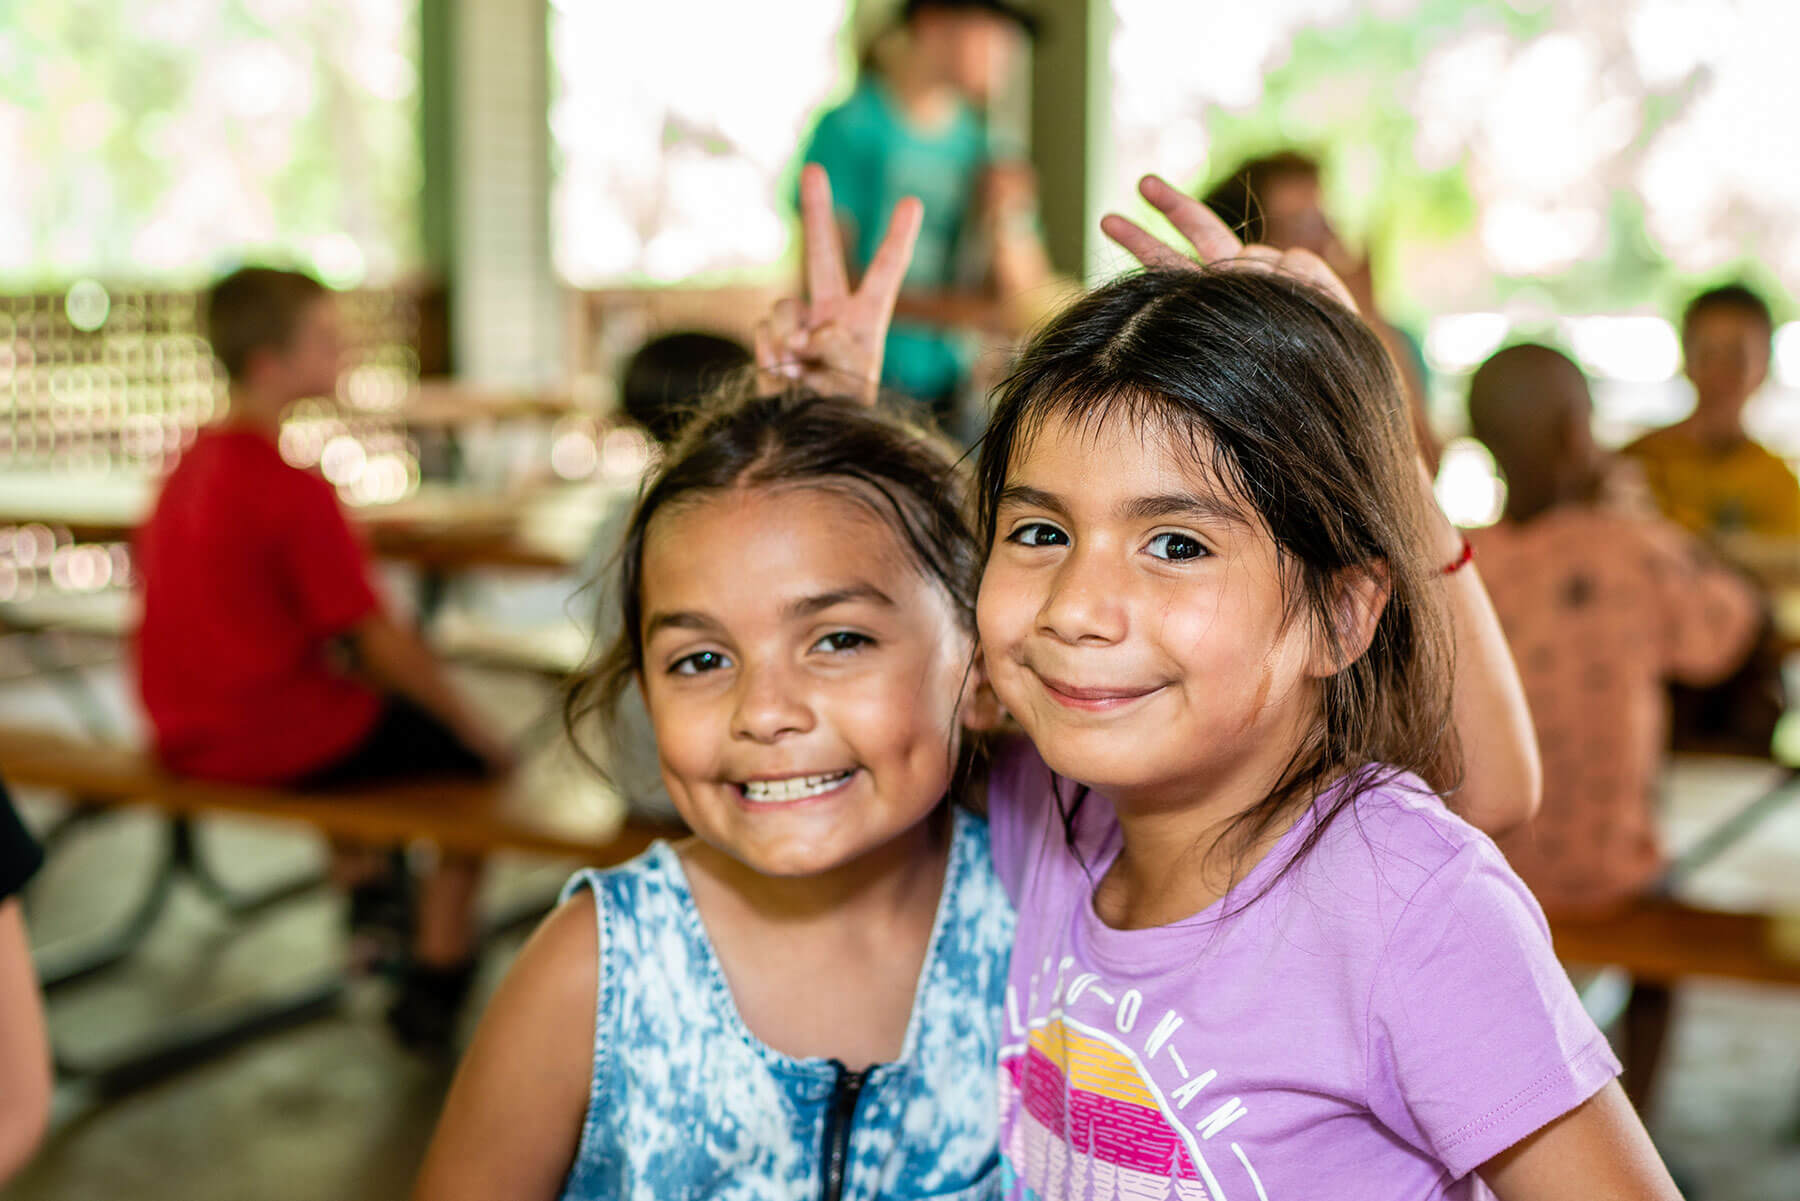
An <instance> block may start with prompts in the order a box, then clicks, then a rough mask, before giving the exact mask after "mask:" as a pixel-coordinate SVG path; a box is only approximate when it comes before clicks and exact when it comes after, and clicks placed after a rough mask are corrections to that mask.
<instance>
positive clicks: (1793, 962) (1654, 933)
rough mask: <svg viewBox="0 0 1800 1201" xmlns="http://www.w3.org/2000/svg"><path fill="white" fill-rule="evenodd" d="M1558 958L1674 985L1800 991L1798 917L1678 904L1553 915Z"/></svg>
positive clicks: (1658, 903)
mask: <svg viewBox="0 0 1800 1201" xmlns="http://www.w3.org/2000/svg"><path fill="white" fill-rule="evenodd" d="M1550 933H1551V937H1552V938H1553V939H1554V940H1555V944H1556V954H1557V957H1558V958H1560V959H1562V960H1563V962H1565V963H1577V964H1582V965H1584V966H1588V967H1617V968H1622V969H1624V970H1625V971H1627V972H1629V973H1630V974H1631V975H1632V976H1633V977H1635V978H1637V979H1642V980H1654V981H1657V982H1659V983H1664V984H1672V983H1675V982H1677V981H1679V980H1684V979H1688V978H1690V977H1695V976H1710V977H1714V978H1718V979H1726V980H1748V981H1755V982H1758V983H1763V984H1789V985H1793V984H1800V913H1794V914H1774V913H1738V912H1727V911H1724V910H1716V909H1701V908H1697V907H1695V906H1691V905H1688V904H1685V903H1683V902H1680V901H1674V900H1658V901H1644V902H1640V903H1639V904H1636V905H1632V906H1630V907H1629V908H1626V909H1623V910H1621V911H1619V912H1617V913H1613V914H1607V915H1605V916H1601V917H1579V918H1577V917H1564V916H1558V915H1555V914H1552V915H1551V917H1550Z"/></svg>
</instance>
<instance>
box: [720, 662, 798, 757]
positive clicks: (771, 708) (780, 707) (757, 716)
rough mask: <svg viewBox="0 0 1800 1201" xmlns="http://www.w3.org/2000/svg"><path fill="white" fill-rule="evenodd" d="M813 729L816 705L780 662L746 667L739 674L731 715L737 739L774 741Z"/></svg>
mask: <svg viewBox="0 0 1800 1201" xmlns="http://www.w3.org/2000/svg"><path fill="white" fill-rule="evenodd" d="M812 728H813V712H812V707H811V706H810V705H809V704H808V703H807V701H806V698H805V696H804V695H803V693H802V691H801V690H800V688H799V687H798V681H796V680H794V679H793V678H792V675H791V673H789V672H787V671H784V670H783V669H782V667H781V666H780V665H778V664H765V665H761V666H757V667H746V668H745V669H743V670H742V671H740V673H739V676H738V689H737V697H736V705H735V707H734V708H733V710H732V715H731V735H732V737H733V738H739V739H744V740H746V741H749V742H760V743H774V742H779V741H780V740H781V739H783V738H785V737H787V736H789V735H791V734H804V733H806V732H807V731H808V730H810V729H812Z"/></svg>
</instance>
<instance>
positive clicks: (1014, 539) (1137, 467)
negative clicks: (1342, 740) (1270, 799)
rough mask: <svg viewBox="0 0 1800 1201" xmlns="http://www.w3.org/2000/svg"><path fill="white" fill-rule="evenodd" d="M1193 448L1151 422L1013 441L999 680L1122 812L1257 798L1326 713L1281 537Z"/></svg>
mask: <svg viewBox="0 0 1800 1201" xmlns="http://www.w3.org/2000/svg"><path fill="white" fill-rule="evenodd" d="M1177 447H1179V449H1176V448H1177ZM1201 449H1202V450H1203V451H1204V449H1205V448H1204V447H1202V448H1201ZM1188 450H1189V447H1188V445H1187V439H1186V435H1184V434H1180V433H1172V432H1171V430H1170V429H1169V428H1168V427H1166V426H1164V425H1162V424H1160V423H1158V422H1156V421H1154V419H1152V421H1151V422H1150V423H1148V424H1139V423H1137V422H1135V421H1131V420H1127V419H1123V418H1113V419H1109V420H1105V421H1102V422H1099V423H1097V425H1095V426H1092V427H1089V426H1083V425H1077V424H1072V423H1070V422H1068V421H1066V420H1063V419H1061V418H1056V417H1053V418H1051V419H1049V420H1048V421H1046V423H1045V424H1044V425H1043V427H1042V428H1041V429H1039V430H1038V431H1037V432H1036V433H1035V434H1034V435H1033V436H1032V437H1030V438H1028V439H1022V440H1021V441H1020V442H1019V443H1017V444H1015V446H1014V448H1013V452H1012V458H1011V462H1010V463H1009V464H1008V468H1007V473H1006V483H1005V490H1004V492H1003V493H1002V494H1001V497H1000V502H999V506H998V510H997V521H996V524H995V527H994V543H993V546H992V547H991V548H990V551H989V557H988V562H987V570H986V573H985V574H984V575H983V577H982V582H981V599H980V605H979V608H978V611H977V616H978V622H979V625H980V629H981V641H982V649H983V655H984V658H985V661H986V665H987V671H988V676H989V679H990V680H991V681H992V683H993V687H994V691H995V692H996V693H997V694H998V695H999V698H1000V700H1001V702H1002V703H1003V704H1004V705H1005V706H1006V708H1007V710H1008V711H1009V712H1010V713H1012V715H1013V716H1014V717H1015V718H1017V719H1018V721H1019V722H1020V724H1022V725H1023V726H1024V727H1025V730H1026V732H1027V733H1028V734H1030V736H1031V739H1032V741H1033V742H1034V743H1036V744H1037V747H1038V750H1039V752H1040V753H1041V754H1042V755H1043V757H1044V759H1045V760H1046V761H1047V762H1048V763H1049V765H1050V766H1051V767H1052V768H1053V769H1054V770H1056V771H1057V772H1058V773H1060V774H1062V775H1065V776H1068V777H1070V778H1071V779H1074V780H1076V781H1078V782H1080V783H1082V784H1086V785H1089V786H1091V787H1094V788H1097V789H1099V790H1101V791H1102V792H1104V793H1106V794H1107V795H1108V796H1109V797H1111V798H1112V799H1113V800H1114V801H1115V802H1117V803H1118V804H1120V806H1121V807H1122V808H1123V807H1128V806H1129V807H1133V808H1140V809H1155V808H1162V807H1165V806H1168V805H1183V806H1184V805H1188V804H1191V803H1192V802H1193V800H1194V799H1195V798H1196V797H1197V796H1200V795H1205V796H1207V797H1209V798H1213V799H1214V800H1222V799H1223V798H1226V797H1239V794H1240V793H1241V798H1240V800H1241V803H1233V804H1232V805H1231V807H1232V808H1233V809H1234V810H1236V809H1241V808H1243V807H1244V806H1245V805H1248V804H1254V803H1256V802H1257V801H1260V800H1261V799H1262V797H1263V795H1265V794H1266V793H1267V790H1268V788H1269V787H1270V786H1271V785H1272V784H1273V782H1274V777H1275V776H1276V775H1278V774H1279V771H1280V768H1281V766H1282V765H1283V764H1285V763H1286V762H1287V760H1288V757H1289V756H1290V754H1291V753H1292V751H1293V749H1294V748H1295V746H1297V745H1298V743H1299V740H1300V738H1301V736H1302V734H1303V732H1304V731H1305V730H1306V729H1307V727H1308V726H1309V725H1310V724H1311V723H1312V722H1313V721H1314V720H1315V719H1316V715H1317V712H1318V703H1319V702H1318V694H1317V683H1316V680H1315V679H1314V676H1315V675H1316V674H1318V672H1317V666H1318V665H1317V664H1316V663H1315V662H1314V659H1315V656H1314V655H1313V654H1312V652H1311V645H1312V640H1311V639H1309V638H1308V637H1307V636H1306V629H1307V623H1306V622H1304V621H1303V620H1300V619H1298V618H1296V619H1294V620H1292V621H1290V620H1288V618H1287V607H1286V604H1285V601H1284V594H1283V590H1282V582H1281V576H1280V561H1279V558H1278V555H1277V550H1276V546H1275V543H1274V541H1273V539H1272V538H1271V537H1270V536H1269V533H1268V531H1267V529H1266V528H1265V527H1264V525H1263V523H1262V522H1261V520H1260V519H1259V518H1258V517H1257V516H1256V514H1255V512H1254V510H1253V509H1252V508H1251V507H1250V506H1249V505H1248V504H1246V503H1244V502H1243V501H1241V500H1240V499H1238V498H1236V497H1234V496H1232V495H1230V494H1229V492H1227V491H1226V490H1225V489H1223V488H1221V487H1220V486H1219V485H1218V484H1217V483H1216V482H1215V481H1212V480H1210V479H1209V478H1207V476H1208V473H1206V472H1204V471H1203V470H1202V469H1201V468H1200V467H1198V466H1197V465H1196V460H1198V461H1201V462H1204V461H1205V455H1204V453H1202V454H1201V455H1199V456H1195V455H1193V454H1191V453H1187V452H1188ZM1096 465H1104V470H1095V467H1096ZM1077 481H1078V483H1077Z"/></svg>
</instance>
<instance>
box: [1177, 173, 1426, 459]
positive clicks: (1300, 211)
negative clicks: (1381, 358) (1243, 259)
mask: <svg viewBox="0 0 1800 1201" xmlns="http://www.w3.org/2000/svg"><path fill="white" fill-rule="evenodd" d="M1203 199H1204V200H1205V202H1206V206H1207V207H1208V208H1210V209H1212V211H1213V212H1215V213H1217V214H1218V215H1219V218H1220V219H1221V220H1223V221H1224V222H1225V224H1227V225H1229V226H1231V228H1232V229H1234V230H1236V231H1238V235H1239V236H1240V237H1241V238H1242V239H1243V240H1244V241H1245V242H1261V243H1264V244H1266V245H1269V246H1273V247H1275V248H1276V249H1278V250H1310V251H1312V252H1313V253H1314V254H1316V255H1318V256H1319V257H1320V258H1322V259H1324V260H1325V261H1326V263H1328V264H1330V266H1331V268H1332V270H1334V271H1336V272H1337V274H1338V276H1339V278H1341V279H1342V280H1343V281H1344V283H1345V284H1346V285H1348V287H1349V288H1350V292H1351V295H1352V296H1354V297H1355V299H1356V309H1357V312H1359V313H1361V314H1362V315H1363V318H1364V320H1366V321H1367V322H1368V323H1369V327H1370V328H1371V329H1373V330H1374V331H1375V334H1376V336H1377V337H1378V338H1380V339H1381V342H1382V345H1384V346H1386V347H1387V350H1388V355H1389V356H1390V357H1391V358H1392V359H1393V360H1394V366H1395V367H1396V369H1398V371H1399V372H1400V382H1401V384H1402V385H1403V386H1404V387H1405V389H1406V397H1407V400H1408V401H1410V402H1411V404H1412V419H1413V436H1414V437H1415V438H1416V439H1417V440H1418V443H1419V447H1420V449H1421V450H1422V451H1423V452H1424V454H1425V460H1426V462H1427V463H1430V464H1431V465H1432V466H1434V467H1435V466H1436V464H1437V461H1438V456H1439V453H1440V451H1441V447H1439V445H1438V440H1437V436H1436V434H1435V433H1433V432H1432V429H1431V422H1430V419H1429V418H1428V416H1427V414H1426V409H1425V401H1426V395H1425V384H1426V374H1425V359H1424V357H1423V356H1422V355H1421V354H1420V352H1419V346H1418V343H1417V342H1415V341H1414V340H1413V338H1412V336H1411V335H1410V334H1408V333H1407V332H1406V331H1404V330H1402V329H1400V328H1399V327H1398V326H1395V325H1392V324H1390V323H1389V322H1387V321H1386V320H1384V319H1383V318H1382V317H1381V311H1380V309H1379V308H1378V307H1377V306H1376V303H1375V280H1374V276H1373V274H1372V272H1371V270H1370V266H1369V259H1368V257H1367V256H1364V257H1362V258H1357V257H1356V256H1354V255H1352V254H1351V253H1350V251H1349V249H1348V248H1347V247H1345V245H1344V243H1343V242H1342V241H1341V240H1339V238H1338V235H1337V231H1336V230H1335V229H1333V228H1332V225H1331V221H1330V220H1329V219H1328V218H1327V217H1326V215H1325V193H1324V189H1323V188H1322V187H1321V186H1320V168H1319V163H1318V161H1317V160H1316V159H1313V158H1311V157H1309V156H1308V155H1304V154H1301V153H1299V152H1298V151H1294V150H1282V151H1278V152H1276V153H1274V154H1270V155H1265V156H1263V157H1261V158H1254V159H1250V160H1249V161H1247V162H1244V163H1240V164H1238V166H1237V167H1236V168H1234V169H1233V170H1231V171H1229V172H1227V173H1226V174H1225V176H1224V178H1222V179H1221V180H1220V181H1219V182H1218V183H1217V184H1216V185H1214V187H1213V189H1212V191H1210V192H1208V193H1207V194H1206V196H1205V197H1203Z"/></svg>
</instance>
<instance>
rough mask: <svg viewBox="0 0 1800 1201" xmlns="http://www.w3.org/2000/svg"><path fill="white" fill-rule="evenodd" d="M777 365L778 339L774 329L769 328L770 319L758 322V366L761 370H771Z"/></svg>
mask: <svg viewBox="0 0 1800 1201" xmlns="http://www.w3.org/2000/svg"><path fill="white" fill-rule="evenodd" d="M774 366H776V339H774V331H772V330H770V328H769V321H758V322H756V367H758V369H760V371H769V369H770V367H774Z"/></svg>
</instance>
